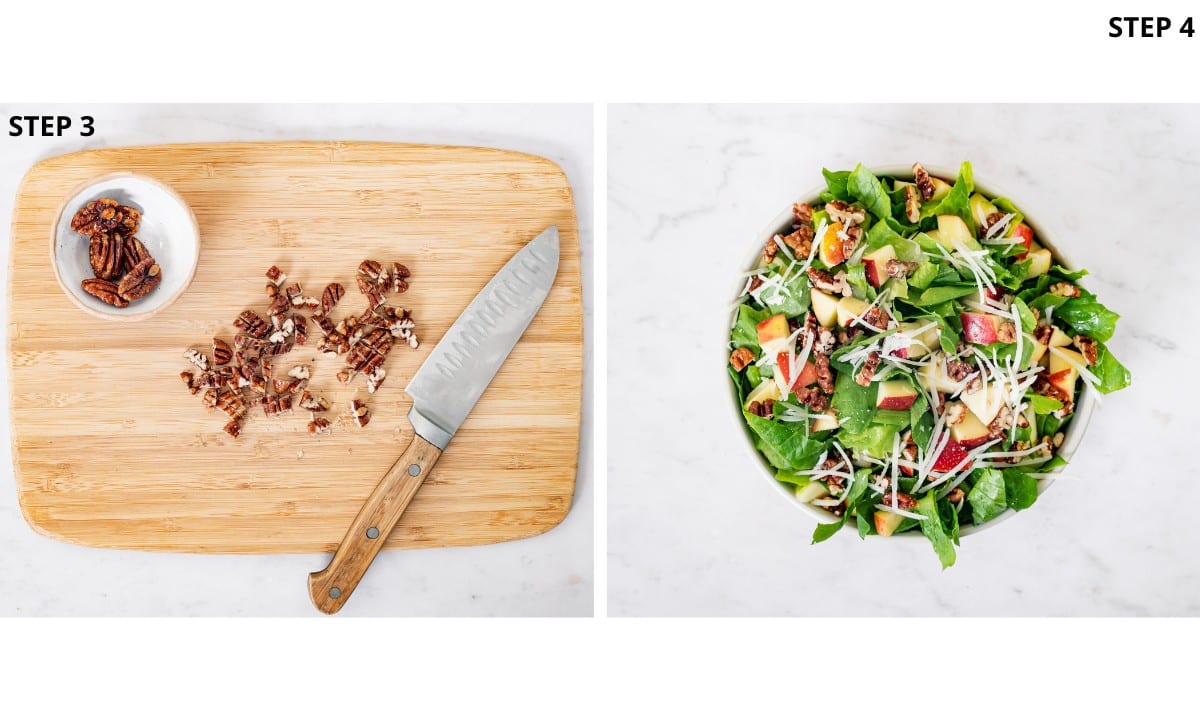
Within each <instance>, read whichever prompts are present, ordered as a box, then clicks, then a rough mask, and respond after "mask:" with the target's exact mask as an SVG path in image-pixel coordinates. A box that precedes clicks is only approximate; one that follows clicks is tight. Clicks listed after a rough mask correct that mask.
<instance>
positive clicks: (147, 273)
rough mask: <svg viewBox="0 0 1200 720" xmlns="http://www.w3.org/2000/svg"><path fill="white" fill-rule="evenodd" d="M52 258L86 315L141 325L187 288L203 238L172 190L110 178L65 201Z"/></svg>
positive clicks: (143, 180)
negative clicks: (137, 321)
mask: <svg viewBox="0 0 1200 720" xmlns="http://www.w3.org/2000/svg"><path fill="white" fill-rule="evenodd" d="M50 253H51V261H52V263H53V265H54V272H55V275H56V276H57V277H58V282H59V285H61V286H62V288H63V290H64V291H65V292H66V294H67V297H69V298H70V299H71V300H72V302H74V303H75V304H76V305H78V306H79V307H81V308H82V309H83V310H84V311H86V312H88V313H90V314H92V315H95V316H96V317H100V318H104V319H106V320H143V319H145V318H148V317H151V316H152V315H154V314H156V313H157V312H158V311H160V310H162V309H163V308H165V307H167V306H168V305H170V304H171V303H173V302H174V301H175V300H176V298H178V297H179V296H180V295H182V294H183V291H184V290H185V289H187V286H188V285H189V284H190V283H191V282H192V276H193V275H194V274H195V272H196V264H197V262H198V261H199V258H200V232H199V228H198V226H197V224H196V217H195V215H193V214H192V211H191V209H190V208H189V207H188V205H187V203H185V202H184V201H183V198H181V197H179V195H178V194H176V193H175V191H173V190H171V189H170V188H169V187H167V186H166V185H163V184H162V183H160V182H159V181H157V180H155V179H153V178H150V177H147V176H145V175H136V174H133V173H126V172H122V173H112V174H109V175H104V176H102V177H99V178H96V179H95V180H91V181H89V182H88V183H86V184H85V185H83V186H82V187H81V188H79V189H77V190H75V191H74V192H73V193H72V194H71V195H70V196H68V198H67V200H66V202H64V203H63V205H62V207H61V208H60V209H59V212H58V215H57V217H56V218H55V220H54V228H53V235H52V236H51V247H50Z"/></svg>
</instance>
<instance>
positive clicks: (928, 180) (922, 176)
mask: <svg viewBox="0 0 1200 720" xmlns="http://www.w3.org/2000/svg"><path fill="white" fill-rule="evenodd" d="M912 169H913V182H915V183H916V184H917V189H918V190H920V191H921V199H922V200H932V199H933V193H934V192H935V190H936V188H935V187H934V186H933V177H932V176H931V175H930V174H929V173H928V172H926V171H925V168H923V167H921V163H913V168H912Z"/></svg>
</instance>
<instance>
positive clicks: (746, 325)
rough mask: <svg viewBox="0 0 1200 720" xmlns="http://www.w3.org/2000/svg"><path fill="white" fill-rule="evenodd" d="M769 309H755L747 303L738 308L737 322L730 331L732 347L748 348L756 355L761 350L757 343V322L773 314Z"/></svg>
mask: <svg viewBox="0 0 1200 720" xmlns="http://www.w3.org/2000/svg"><path fill="white" fill-rule="evenodd" d="M773 314H774V313H772V312H771V311H770V310H768V309H766V308H763V309H762V310H755V309H754V308H752V307H750V306H749V305H742V306H740V307H739V308H738V317H737V322H736V323H735V324H734V326H733V330H732V332H731V333H730V341H731V342H732V343H733V347H734V348H740V347H745V348H750V349H751V350H753V351H754V354H755V355H757V354H759V353H760V352H761V351H762V348H761V347H759V345H758V324H759V323H760V322H762V321H763V320H766V319H767V318H769V317H771V315H773Z"/></svg>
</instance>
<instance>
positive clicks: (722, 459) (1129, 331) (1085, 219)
mask: <svg viewBox="0 0 1200 720" xmlns="http://www.w3.org/2000/svg"><path fill="white" fill-rule="evenodd" d="M608 134H609V140H608V148H609V161H608V162H609V166H608V167H609V176H610V180H609V211H608V235H609V268H608V293H609V295H608V297H609V303H610V304H609V327H610V332H609V344H610V350H609V379H608V381H609V385H608V387H609V403H608V408H609V477H610V485H609V491H608V497H609V517H608V538H609V549H608V553H609V554H608V558H609V560H608V578H609V579H608V584H609V612H610V613H611V614H614V615H646V614H650V615H1055V616H1059V615H1068V616H1095V615H1196V614H1200V561H1198V560H1197V557H1198V554H1200V519H1198V518H1200V513H1198V512H1197V496H1198V494H1200V493H1198V492H1197V487H1198V485H1197V469H1196V468H1197V462H1198V459H1197V454H1196V450H1197V447H1198V446H1197V443H1196V440H1195V433H1196V424H1197V421H1198V420H1200V413H1197V411H1196V409H1195V405H1196V404H1197V403H1200V392H1197V390H1196V383H1195V381H1194V380H1192V379H1190V377H1191V376H1192V375H1194V373H1195V367H1196V363H1197V360H1198V359H1200V358H1198V353H1200V334H1197V332H1196V331H1195V329H1194V328H1193V327H1192V326H1194V324H1195V323H1194V322H1193V321H1192V320H1190V317H1191V314H1192V313H1191V312H1190V310H1189V308H1191V307H1193V306H1194V305H1195V303H1197V302H1198V300H1197V296H1196V294H1195V280H1196V272H1195V268H1196V267H1198V266H1200V242H1198V241H1197V232H1196V230H1195V227H1196V202H1197V197H1198V196H1200V107H1197V106H1151V107H1142V106H1130V105H1125V106H1076V107H1070V106H1067V107H1052V106H874V107H873V106H859V107H839V106H807V107H799V106H780V107H733V106H725V107H698V106H690V107H689V106H685V107H669V106H668V107H664V106H657V107H655V106H649V107H629V106H612V107H610V112H609V120H608ZM964 159H969V160H971V161H972V162H973V163H974V168H975V175H976V178H977V179H979V180H981V181H988V180H990V181H992V182H994V183H995V184H997V185H999V186H1000V187H1002V188H1004V189H1006V190H1007V191H1008V192H1009V193H1011V194H1012V195H1013V197H1014V198H1015V199H1016V200H1017V202H1018V204H1020V205H1022V206H1024V207H1025V209H1027V211H1028V214H1030V215H1031V216H1034V217H1036V218H1037V220H1038V221H1039V222H1041V223H1043V224H1046V225H1049V226H1050V227H1051V228H1052V229H1054V230H1056V231H1057V235H1058V237H1059V242H1060V244H1061V245H1062V246H1063V249H1064V250H1065V251H1066V252H1068V253H1069V254H1070V256H1071V257H1072V258H1074V259H1077V262H1080V263H1081V264H1085V265H1086V266H1087V267H1088V268H1089V269H1090V270H1091V271H1092V276H1091V277H1090V278H1089V279H1088V281H1087V284H1088V286H1089V287H1090V288H1091V289H1092V290H1093V291H1095V292H1096V293H1098V295H1099V297H1100V299H1101V300H1102V301H1103V302H1105V303H1106V304H1108V305H1109V306H1110V307H1112V308H1114V309H1116V310H1117V311H1118V312H1120V313H1121V314H1122V315H1123V320H1122V321H1121V323H1120V324H1119V327H1118V332H1117V335H1116V337H1115V338H1114V339H1113V341H1112V342H1111V343H1110V346H1111V347H1112V349H1113V351H1114V352H1115V353H1117V355H1118V357H1120V358H1121V359H1122V360H1123V361H1124V362H1125V363H1126V364H1127V365H1128V366H1129V367H1130V368H1131V370H1132V372H1133V377H1134V385H1133V387H1132V388H1130V389H1128V390H1125V391H1123V392H1120V393H1118V394H1115V395H1112V396H1109V397H1108V398H1107V399H1106V400H1105V402H1104V404H1103V406H1102V407H1101V408H1099V409H1098V411H1097V413H1096V414H1095V416H1094V418H1093V420H1092V424H1091V427H1090V430H1089V432H1088V433H1087V436H1086V437H1085V438H1084V441H1083V444H1082V446H1081V448H1080V451H1079V453H1078V455H1077V456H1076V459H1075V461H1074V462H1073V463H1072V464H1071V466H1070V467H1069V468H1068V473H1069V474H1070V475H1071V476H1073V479H1063V480H1060V481H1059V482H1058V483H1057V484H1055V486H1054V487H1052V488H1050V489H1049V491H1048V492H1047V493H1046V495H1045V496H1043V497H1042V498H1041V499H1040V500H1039V501H1038V502H1037V504H1035V505H1034V507H1033V508H1031V509H1030V510H1028V511H1025V512H1022V513H1020V514H1018V515H1017V516H1016V517H1014V518H1013V519H1011V520H1008V521H1007V522H1005V523H1002V524H1000V525H998V526H996V527H994V528H991V529H989V530H987V531H986V532H984V533H981V534H979V535H976V536H972V537H968V538H964V539H963V543H962V547H961V548H959V553H958V564H957V565H956V566H955V567H953V568H951V569H950V570H947V571H945V572H942V571H941V570H940V569H939V566H938V563H937V560H936V559H935V557H934V555H933V552H932V550H931V549H930V548H929V547H928V546H927V544H926V543H922V542H888V541H886V540H883V539H880V538H874V539H869V540H868V541H865V542H864V541H860V540H859V539H858V537H857V535H856V534H843V535H842V536H839V537H836V538H834V539H833V540H830V541H829V542H827V543H825V544H823V545H818V546H810V545H809V539H810V536H811V533H812V529H813V521H812V520H810V519H808V517H807V516H806V515H804V514H803V513H801V512H800V511H799V510H798V509H796V508H794V507H791V506H789V505H788V504H787V503H786V502H785V501H784V500H783V499H782V498H781V497H779V496H778V495H777V494H776V491H775V490H774V489H773V488H771V487H769V486H768V484H767V483H766V482H765V481H764V480H763V478H762V477H761V476H760V474H759V471H758V470H757V469H756V468H754V467H753V466H752V464H751V461H750V460H749V459H748V458H747V457H746V456H745V455H744V451H743V449H742V446H741V444H740V439H739V437H738V433H737V431H736V429H735V428H733V427H732V425H731V422H732V421H731V419H730V416H729V411H728V409H727V407H726V403H727V402H728V400H727V397H728V390H727V386H726V383H727V377H726V376H725V374H724V372H723V370H722V368H721V366H720V363H719V361H718V360H717V359H716V357H715V356H716V355H717V354H718V353H721V351H722V346H721V343H722V341H723V339H724V337H725V335H724V330H725V327H727V325H725V327H723V324H725V323H727V318H728V315H727V311H726V307H727V304H728V303H729V302H730V300H731V298H730V293H731V290H730V286H731V285H733V284H735V282H734V280H733V279H732V275H733V274H734V273H735V272H737V271H738V270H739V269H741V268H739V267H738V263H740V262H741V261H742V260H743V258H744V256H745V254H746V253H747V248H748V247H749V245H750V244H751V243H752V242H753V238H754V236H755V234H756V233H757V232H758V231H759V230H760V229H762V228H763V227H764V226H765V225H766V224H767V223H768V222H769V221H770V220H771V219H772V218H773V217H774V216H775V214H776V213H778V212H779V211H780V210H781V209H782V208H784V207H787V206H788V204H790V203H791V202H792V200H793V199H794V198H796V197H798V196H799V195H800V194H801V193H804V192H806V191H808V190H809V189H811V188H812V187H814V186H816V185H819V184H820V183H821V175H820V170H821V167H822V166H825V167H829V168H831V169H842V168H850V167H853V165H854V164H855V163H856V162H857V161H860V160H861V161H864V162H866V163H868V164H876V165H883V164H894V163H904V164H908V163H911V162H912V161H914V160H920V161H922V162H924V163H927V164H930V165H941V166H956V165H957V164H958V163H959V161H961V160H964ZM1035 212H1036V215H1035Z"/></svg>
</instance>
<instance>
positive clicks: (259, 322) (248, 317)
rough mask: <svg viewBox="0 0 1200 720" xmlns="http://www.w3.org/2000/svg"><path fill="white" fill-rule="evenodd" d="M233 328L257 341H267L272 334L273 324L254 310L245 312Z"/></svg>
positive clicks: (235, 321) (234, 322) (234, 323)
mask: <svg viewBox="0 0 1200 720" xmlns="http://www.w3.org/2000/svg"><path fill="white" fill-rule="evenodd" d="M233 326H234V327H235V328H237V329H239V330H243V331H245V333H246V334H247V335H249V336H250V337H252V338H255V339H256V340H266V339H267V336H268V335H270V334H271V323H270V322H269V321H267V320H264V319H263V318H262V316H260V315H259V314H258V313H256V312H254V311H253V310H243V311H242V313H241V314H240V315H238V317H237V319H236V320H234V321H233Z"/></svg>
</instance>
